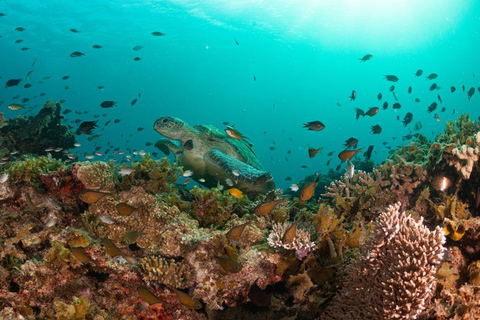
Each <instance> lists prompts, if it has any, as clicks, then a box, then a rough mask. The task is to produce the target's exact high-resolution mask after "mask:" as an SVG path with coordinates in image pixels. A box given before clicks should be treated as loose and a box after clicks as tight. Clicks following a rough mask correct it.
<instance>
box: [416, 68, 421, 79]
mask: <svg viewBox="0 0 480 320" xmlns="http://www.w3.org/2000/svg"><path fill="white" fill-rule="evenodd" d="M422 74H423V70H422V69H418V70H417V72H415V77H420V76H421V75H422Z"/></svg>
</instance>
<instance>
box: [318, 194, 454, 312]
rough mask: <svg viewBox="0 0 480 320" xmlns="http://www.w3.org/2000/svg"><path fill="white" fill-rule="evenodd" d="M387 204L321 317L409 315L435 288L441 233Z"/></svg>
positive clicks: (420, 308) (422, 305)
mask: <svg viewBox="0 0 480 320" xmlns="http://www.w3.org/2000/svg"><path fill="white" fill-rule="evenodd" d="M400 206H401V205H400V203H397V204H395V205H393V206H390V207H389V208H388V210H387V211H386V212H384V213H382V214H381V215H380V216H379V217H378V219H377V220H376V221H375V222H374V232H373V234H372V236H371V237H370V238H369V239H368V240H367V243H366V245H365V247H364V248H363V256H361V257H360V258H359V259H358V260H357V261H356V262H355V263H353V264H352V265H350V266H349V267H347V269H346V276H345V279H344V281H343V283H342V290H341V291H340V292H339V294H338V295H337V296H336V297H335V298H334V299H333V302H332V303H331V304H330V306H329V307H328V308H327V309H326V311H325V316H324V319H415V318H416V317H417V316H418V315H419V314H421V313H422V312H423V311H424V309H425V306H426V305H427V303H428V301H429V299H430V298H431V296H432V294H433V290H434V287H435V277H434V276H435V273H436V271H437V269H438V266H439V265H440V263H441V261H442V259H443V254H444V247H443V244H444V243H445V236H444V235H443V231H442V230H441V229H440V227H437V228H436V229H435V231H430V230H428V228H426V227H425V226H424V225H423V222H422V219H421V220H420V221H419V222H417V221H415V220H414V219H413V218H412V217H411V216H406V215H405V214H404V213H400V211H399V209H400Z"/></svg>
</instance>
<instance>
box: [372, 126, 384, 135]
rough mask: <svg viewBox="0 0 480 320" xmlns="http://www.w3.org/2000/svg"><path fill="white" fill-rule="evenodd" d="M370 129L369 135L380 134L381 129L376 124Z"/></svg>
mask: <svg viewBox="0 0 480 320" xmlns="http://www.w3.org/2000/svg"><path fill="white" fill-rule="evenodd" d="M370 129H371V130H372V131H371V133H373V134H380V133H381V132H382V127H380V126H379V125H378V124H376V125H374V126H372V127H371V128H370Z"/></svg>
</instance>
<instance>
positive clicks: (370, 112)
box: [365, 107, 378, 117]
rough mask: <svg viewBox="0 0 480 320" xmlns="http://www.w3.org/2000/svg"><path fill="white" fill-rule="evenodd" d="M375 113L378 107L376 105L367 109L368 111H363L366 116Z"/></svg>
mask: <svg viewBox="0 0 480 320" xmlns="http://www.w3.org/2000/svg"><path fill="white" fill-rule="evenodd" d="M377 113H378V108H377V107H373V108H370V109H368V111H367V112H365V115H366V116H369V117H373V116H374V115H376V114H377Z"/></svg>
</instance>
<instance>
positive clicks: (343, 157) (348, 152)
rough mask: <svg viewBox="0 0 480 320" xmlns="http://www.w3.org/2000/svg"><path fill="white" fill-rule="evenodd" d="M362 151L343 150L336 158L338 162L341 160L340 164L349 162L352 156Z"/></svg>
mask: <svg viewBox="0 0 480 320" xmlns="http://www.w3.org/2000/svg"><path fill="white" fill-rule="evenodd" d="M360 151H362V148H360V149H356V150H348V149H346V150H343V151H342V152H340V153H339V154H338V158H339V159H340V160H342V162H345V161H348V160H351V159H352V158H353V156H354V155H355V154H356V153H357V152H360Z"/></svg>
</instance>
